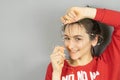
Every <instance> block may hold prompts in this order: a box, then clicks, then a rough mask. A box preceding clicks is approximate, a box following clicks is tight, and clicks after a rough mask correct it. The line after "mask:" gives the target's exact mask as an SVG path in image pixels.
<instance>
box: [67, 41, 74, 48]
mask: <svg viewBox="0 0 120 80" xmlns="http://www.w3.org/2000/svg"><path fill="white" fill-rule="evenodd" d="M67 46H68V48H69V49H74V47H75V42H74V41H73V40H70V41H69V43H68V45H67Z"/></svg>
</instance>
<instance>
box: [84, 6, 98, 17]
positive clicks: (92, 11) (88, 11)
mask: <svg viewBox="0 0 120 80" xmlns="http://www.w3.org/2000/svg"><path fill="white" fill-rule="evenodd" d="M96 12H97V10H96V8H89V7H85V9H84V17H85V18H90V19H94V18H95V16H96Z"/></svg>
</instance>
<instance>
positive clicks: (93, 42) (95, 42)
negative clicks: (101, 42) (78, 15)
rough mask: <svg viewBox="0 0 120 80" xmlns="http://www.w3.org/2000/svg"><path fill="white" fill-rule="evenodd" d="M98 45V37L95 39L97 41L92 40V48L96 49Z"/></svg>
mask: <svg viewBox="0 0 120 80" xmlns="http://www.w3.org/2000/svg"><path fill="white" fill-rule="evenodd" d="M97 43H98V36H96V37H95V39H93V40H92V46H93V47H95V46H96V45H97Z"/></svg>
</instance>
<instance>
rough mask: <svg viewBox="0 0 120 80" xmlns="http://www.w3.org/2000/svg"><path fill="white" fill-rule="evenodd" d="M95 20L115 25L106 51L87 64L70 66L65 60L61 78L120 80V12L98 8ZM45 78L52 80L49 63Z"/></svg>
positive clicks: (67, 79) (73, 79)
mask: <svg viewBox="0 0 120 80" xmlns="http://www.w3.org/2000/svg"><path fill="white" fill-rule="evenodd" d="M95 20H97V21H100V22H102V23H105V24H107V25H110V26H113V27H114V31H113V34H112V37H111V38H112V39H111V42H110V43H109V45H108V46H107V47H106V49H105V50H104V52H103V53H102V54H101V55H100V56H99V57H94V59H93V60H92V61H91V62H90V63H88V64H87V65H85V66H77V67H73V66H70V65H69V64H68V63H67V61H65V62H64V66H63V69H62V74H61V80H120V61H119V60H120V12H117V11H113V10H108V9H97V13H96V17H95ZM45 80H52V65H51V63H50V64H49V65H48V68H47V72H46V77H45Z"/></svg>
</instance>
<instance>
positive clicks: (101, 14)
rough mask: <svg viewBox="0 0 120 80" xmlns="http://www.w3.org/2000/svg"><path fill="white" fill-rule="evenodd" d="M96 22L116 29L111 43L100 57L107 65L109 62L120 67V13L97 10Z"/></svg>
mask: <svg viewBox="0 0 120 80" xmlns="http://www.w3.org/2000/svg"><path fill="white" fill-rule="evenodd" d="M95 20H97V21H100V22H102V23H105V24H107V25H109V26H112V27H114V31H113V33H112V36H111V42H110V43H109V44H108V46H107V47H106V49H105V50H104V52H103V53H102V54H101V56H100V57H101V59H103V60H104V61H105V62H107V63H108V62H109V63H112V64H117V65H119V66H120V63H119V60H120V12H118V11H114V10H109V9H100V8H97V12H96V16H95Z"/></svg>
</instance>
